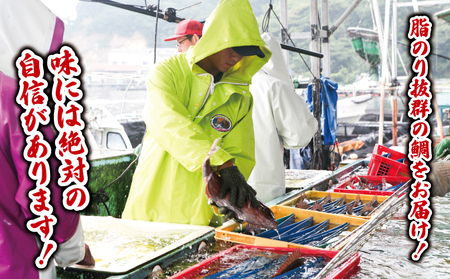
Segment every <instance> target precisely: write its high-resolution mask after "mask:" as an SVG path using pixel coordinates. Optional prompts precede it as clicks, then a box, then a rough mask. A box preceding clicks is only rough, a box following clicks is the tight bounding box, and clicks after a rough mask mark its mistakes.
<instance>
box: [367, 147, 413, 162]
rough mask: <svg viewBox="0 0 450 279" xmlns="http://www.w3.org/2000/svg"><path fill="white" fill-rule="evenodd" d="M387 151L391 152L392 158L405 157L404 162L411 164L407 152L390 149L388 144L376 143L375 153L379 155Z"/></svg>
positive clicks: (390, 157)
mask: <svg viewBox="0 0 450 279" xmlns="http://www.w3.org/2000/svg"><path fill="white" fill-rule="evenodd" d="M386 153H389V154H391V155H390V156H389V157H388V158H389V159H391V160H394V161H396V160H400V159H405V161H404V163H405V164H407V165H409V161H408V159H407V156H406V154H404V153H401V152H398V151H395V150H393V149H390V148H388V147H386V146H383V145H379V144H375V147H374V148H373V154H377V155H384V154H386Z"/></svg>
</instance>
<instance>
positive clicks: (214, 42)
mask: <svg viewBox="0 0 450 279" xmlns="http://www.w3.org/2000/svg"><path fill="white" fill-rule="evenodd" d="M249 45H253V46H259V47H260V48H261V50H262V51H263V53H264V54H265V55H266V56H265V57H264V58H259V57H258V56H244V58H243V59H242V60H241V61H239V63H237V64H236V65H235V66H234V67H232V68H230V69H229V70H228V72H226V73H224V77H226V76H228V79H229V80H230V81H234V82H242V83H250V82H251V78H252V76H253V75H254V74H255V73H256V72H257V71H258V70H259V69H260V68H261V67H262V66H263V65H264V64H265V63H266V62H267V61H268V60H269V58H270V56H271V51H270V50H269V48H267V47H266V44H265V43H264V40H263V39H262V38H261V36H260V35H259V31H258V23H257V22H256V18H255V16H254V14H253V10H252V7H251V6H250V3H249V2H248V0H222V1H220V3H219V4H218V6H217V7H216V9H215V10H214V11H213V12H212V13H211V15H210V16H209V17H208V19H207V20H206V23H205V26H204V27H203V36H202V38H201V39H200V40H199V42H198V43H197V44H196V45H195V46H194V47H192V48H191V49H189V51H188V52H187V53H186V58H187V60H188V62H189V65H190V67H191V69H192V68H193V67H195V63H197V62H199V61H201V60H203V59H204V58H206V57H208V56H210V55H212V54H214V53H217V52H219V51H221V50H224V49H226V48H231V47H237V46H249ZM197 67H198V66H197Z"/></svg>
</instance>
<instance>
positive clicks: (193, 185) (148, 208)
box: [122, 0, 271, 225]
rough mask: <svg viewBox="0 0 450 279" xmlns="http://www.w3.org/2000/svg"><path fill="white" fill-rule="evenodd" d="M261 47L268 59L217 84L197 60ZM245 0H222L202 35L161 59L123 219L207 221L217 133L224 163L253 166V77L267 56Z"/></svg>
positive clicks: (217, 161) (248, 59) (255, 60)
mask: <svg viewBox="0 0 450 279" xmlns="http://www.w3.org/2000/svg"><path fill="white" fill-rule="evenodd" d="M246 45H257V46H259V47H260V48H261V49H262V51H263V52H264V53H265V55H266V56H265V58H259V57H257V56H245V57H244V58H243V59H242V60H241V61H240V62H239V63H237V64H236V65H235V66H233V67H232V68H230V69H229V70H228V71H227V72H226V73H224V74H223V77H222V79H221V80H220V81H219V82H217V83H214V82H213V76H212V75H211V74H209V73H206V72H205V71H204V70H203V69H202V68H200V67H199V66H197V65H196V63H197V62H198V61H201V60H202V59H203V58H205V57H208V56H210V55H212V54H214V53H216V52H219V51H221V50H223V49H226V48H230V47H234V46H246ZM270 55H271V52H270V50H269V49H268V48H266V46H265V43H264V41H263V40H262V39H261V36H260V35H259V32H258V25H257V22H256V19H255V16H254V15H253V11H252V9H251V6H250V3H249V2H248V0H245V1H242V0H222V1H221V2H220V3H219V5H218V6H217V7H216V9H215V10H214V11H213V12H212V14H211V15H210V17H209V18H208V20H207V21H206V24H205V27H204V29H203V37H202V39H201V40H200V41H199V42H198V43H197V45H196V46H195V47H193V48H191V49H190V50H189V51H188V52H187V53H186V54H179V55H175V56H173V57H171V58H169V59H167V60H165V61H163V62H161V63H159V64H158V65H157V66H156V67H155V68H154V69H153V70H152V71H151V73H150V75H149V78H148V80H147V88H148V89H147V91H148V93H147V101H146V105H145V109H144V120H145V123H146V125H147V134H146V135H145V138H144V144H143V149H142V151H141V152H142V153H141V157H140V159H139V163H138V166H137V168H136V172H135V173H134V177H133V182H132V185H131V190H130V194H129V197H128V200H127V204H126V206H125V210H124V212H123V215H122V217H123V218H125V219H136V220H147V221H155V222H171V223H183V224H196V225H208V224H209V222H210V220H211V218H212V215H213V211H212V208H211V206H210V205H208V203H207V199H206V194H205V184H204V182H203V178H202V173H201V165H202V162H203V160H204V159H205V157H206V154H207V153H208V151H209V149H210V148H211V145H212V143H213V141H214V139H215V138H222V141H221V149H220V150H219V151H218V152H217V153H216V154H215V155H214V156H213V157H212V158H211V165H213V166H219V165H222V164H223V163H225V162H226V161H228V160H234V163H235V165H236V166H237V167H238V168H239V170H240V171H241V172H242V174H243V175H244V176H245V177H246V178H248V176H249V175H250V172H251V171H252V168H253V166H254V164H255V161H254V158H255V155H254V152H255V151H254V149H255V143H254V135H253V124H252V111H251V110H252V104H253V100H252V96H251V94H250V92H249V83H250V81H251V78H252V76H253V75H254V74H255V73H256V72H257V71H258V70H259V69H260V68H261V67H262V66H263V65H264V64H265V63H266V62H267V61H268V60H269V58H270Z"/></svg>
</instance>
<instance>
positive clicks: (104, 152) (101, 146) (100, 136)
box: [85, 103, 134, 160]
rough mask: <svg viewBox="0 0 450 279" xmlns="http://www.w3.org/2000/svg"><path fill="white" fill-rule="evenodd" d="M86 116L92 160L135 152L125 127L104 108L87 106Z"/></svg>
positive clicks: (87, 137)
mask: <svg viewBox="0 0 450 279" xmlns="http://www.w3.org/2000/svg"><path fill="white" fill-rule="evenodd" d="M86 115H87V125H86V129H85V135H86V140H87V142H88V145H89V154H88V158H89V159H90V160H95V159H99V158H103V157H112V156H119V155H123V154H128V153H133V152H134V150H133V146H132V144H131V142H130V139H129V138H128V135H127V134H126V132H125V129H124V127H123V126H122V125H121V124H120V123H119V121H118V120H117V119H116V118H115V117H114V115H112V114H111V112H109V111H108V110H107V109H106V108H105V107H104V106H102V105H99V104H96V103H90V104H88V105H87V106H86Z"/></svg>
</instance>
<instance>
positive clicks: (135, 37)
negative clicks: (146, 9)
mask: <svg viewBox="0 0 450 279" xmlns="http://www.w3.org/2000/svg"><path fill="white" fill-rule="evenodd" d="M118 2H121V3H128V4H133V5H137V6H145V5H146V3H147V4H148V5H150V4H156V3H157V2H156V1H153V2H150V1H145V0H120V1H119V0H118ZM198 2H199V1H197V0H189V1H186V0H183V1H181V0H161V1H160V6H161V9H162V10H164V9H165V8H168V7H172V8H175V9H180V8H183V7H186V6H189V5H192V4H195V3H198ZM218 2H219V0H207V1H203V2H202V3H201V4H199V5H196V6H193V7H191V8H188V9H185V10H181V11H179V12H178V13H177V16H179V17H184V18H194V19H197V20H200V21H203V20H205V19H206V18H207V17H208V15H209V14H210V13H211V11H212V10H213V9H214V8H215V6H216V5H217V3H218ZM270 2H272V4H273V7H274V11H275V13H276V15H277V16H278V17H280V8H279V1H275V0H274V1H269V0H265V1H262V0H250V3H251V4H252V7H253V10H254V13H255V16H256V18H257V20H258V23H259V25H260V27H261V23H262V21H263V17H264V14H265V12H266V11H267V9H268V7H269V3H270ZM351 3H353V0H332V1H329V10H330V26H331V25H333V24H334V22H336V20H337V19H338V18H339V17H340V16H341V15H342V13H343V12H344V11H345V10H346V9H347V7H348V6H349V5H350V4H351ZM379 4H380V7H379V9H380V13H381V16H382V18H383V22H384V2H383V1H379ZM445 8H449V7H446V6H445V5H437V6H434V7H428V8H425V7H421V10H422V11H428V12H429V14H430V15H433V14H434V13H435V12H438V11H440V10H443V9H445ZM319 10H320V1H319ZM391 14H392V13H391ZM411 14H412V8H399V10H398V21H397V22H398V41H399V44H398V50H399V52H400V53H401V55H402V58H403V61H404V63H405V64H406V65H405V66H406V68H410V65H409V64H410V61H411V59H410V58H409V47H406V46H403V45H402V43H403V44H409V41H408V40H407V39H406V26H407V24H408V18H409V15H411ZM309 22H310V19H309V1H293V0H289V1H288V31H289V33H294V32H307V31H309V29H310V23H309ZM357 26H359V27H362V28H368V29H373V28H374V26H373V20H372V16H371V10H370V5H369V2H368V1H363V2H361V4H360V5H359V6H358V7H357V8H356V10H355V11H354V12H353V13H352V14H351V15H350V16H349V17H348V18H347V20H346V21H345V22H344V23H343V24H342V25H341V26H340V27H339V28H338V29H337V30H336V32H335V33H334V34H333V36H332V37H331V38H330V43H331V72H332V75H331V78H332V79H333V80H335V81H337V82H338V83H340V84H348V83H352V82H353V81H354V80H355V77H356V76H357V75H358V74H360V73H362V72H368V70H369V66H368V64H366V62H364V61H363V60H362V59H360V58H359V57H358V56H357V55H356V53H355V52H354V51H353V48H352V45H351V41H350V38H349V36H348V33H347V28H348V27H357ZM174 30H175V23H169V22H166V21H164V20H159V21H158V33H157V47H163V48H167V47H174V46H175V43H174V42H173V41H172V42H164V41H163V40H164V38H166V37H169V36H171V35H172V34H173V32H174ZM269 31H270V32H272V33H274V34H275V35H276V36H277V37H280V25H279V24H278V21H277V19H276V17H275V16H274V15H273V14H272V15H271V17H270V27H269ZM433 31H434V35H433V39H432V46H433V52H437V53H440V54H442V55H444V56H450V55H449V53H450V24H449V23H447V22H445V21H443V20H441V19H434V26H433ZM217 35H218V36H220V34H217ZM65 41H66V42H68V43H71V44H72V45H74V46H75V47H76V49H77V50H78V52H79V53H80V55H81V57H82V59H83V63H84V64H85V65H91V64H93V63H101V62H103V63H106V59H107V58H106V53H107V50H108V49H109V48H111V47H123V48H139V47H140V48H142V47H153V46H154V43H155V18H153V17H149V16H146V15H142V14H138V13H133V12H130V11H126V10H122V9H119V8H115V7H111V6H107V5H104V4H99V3H92V2H80V3H79V4H78V6H77V18H76V19H75V20H71V21H67V22H66V33H65ZM294 43H295V45H296V46H298V47H301V48H306V49H308V48H309V41H308V40H295V41H294ZM303 59H304V60H305V61H306V63H308V64H310V59H309V57H308V56H305V55H303ZM429 62H430V65H431V68H432V71H433V72H432V74H433V77H435V78H447V77H448V76H449V75H448V70H447V69H448V68H450V63H449V61H447V60H445V59H442V58H436V57H434V56H430V58H429ZM290 67H291V69H292V73H293V77H298V76H299V75H302V76H303V77H310V73H309V71H308V69H307V67H306V66H305V63H304V62H303V60H302V58H301V57H300V56H299V55H298V54H294V53H291V54H290ZM398 74H399V75H405V73H404V70H403V67H402V65H401V63H400V61H399V62H398Z"/></svg>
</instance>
